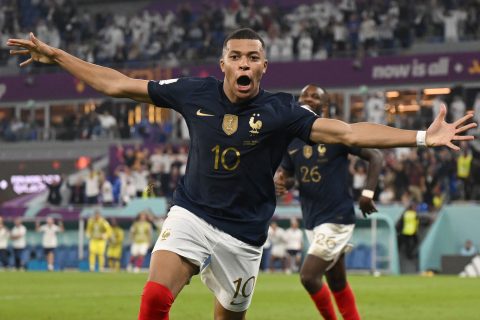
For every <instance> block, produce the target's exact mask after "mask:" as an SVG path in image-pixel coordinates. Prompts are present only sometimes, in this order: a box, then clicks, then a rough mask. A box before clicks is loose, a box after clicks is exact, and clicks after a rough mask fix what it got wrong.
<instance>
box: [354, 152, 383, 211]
mask: <svg viewBox="0 0 480 320" xmlns="http://www.w3.org/2000/svg"><path fill="white" fill-rule="evenodd" d="M360 158H362V159H364V160H366V161H368V171H367V181H366V183H365V187H364V189H363V190H364V191H363V192H362V195H361V196H360V198H359V199H358V205H359V207H360V211H362V214H363V216H364V217H366V216H367V215H369V214H372V213H374V212H377V211H378V210H377V208H376V207H375V203H374V201H373V191H375V189H376V188H377V182H378V177H379V176H380V171H381V170H382V164H383V155H382V153H381V152H380V150H378V149H362V150H361V151H360Z"/></svg>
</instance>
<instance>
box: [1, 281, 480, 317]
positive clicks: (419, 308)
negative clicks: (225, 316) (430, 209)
mask: <svg viewBox="0 0 480 320" xmlns="http://www.w3.org/2000/svg"><path fill="white" fill-rule="evenodd" d="M349 279H350V283H351V286H352V287H353V289H354V291H355V294H356V299H357V303H358V306H359V309H360V313H361V315H362V318H363V319H374V320H381V319H386V320H394V319H402V320H403V319H409V320H412V319H422V320H425V319H435V320H452V319H463V320H468V319H472V320H473V319H480V311H479V310H480V309H479V308H480V279H462V278H458V277H446V276H435V277H430V278H427V277H420V276H397V277H394V276H381V277H371V276H359V275H355V276H350V278H349ZM145 280H146V275H145V274H127V273H119V274H114V273H104V274H99V273H77V272H57V273H33V272H0V319H1V320H33V319H35V320H57V319H58V320H85V319H89V320H100V319H102V320H103V319H108V320H114V319H136V316H137V312H138V307H139V301H140V294H141V290H142V288H143V285H144V283H145ZM212 310H213V296H212V295H211V294H210V292H209V291H208V289H207V288H206V287H205V286H203V284H202V283H201V282H200V280H199V277H195V278H194V279H193V281H192V283H191V284H190V285H189V286H187V287H186V288H185V289H184V290H183V292H182V293H181V294H180V295H179V297H178V298H177V301H176V302H175V304H174V305H173V307H172V310H171V313H170V314H171V317H170V318H171V319H173V320H176V319H179V320H183V319H188V320H203V319H213V313H212ZM247 318H248V319H253V320H255V319H259V320H270V319H271V320H274V319H275V320H287V319H288V320H291V319H300V320H304V319H320V316H319V315H318V314H317V312H316V310H315V309H314V307H313V303H311V302H310V298H309V297H308V296H307V294H306V292H304V290H303V288H302V287H301V285H300V282H299V280H298V275H283V274H261V275H260V277H259V280H258V282H257V287H256V291H255V296H254V299H253V302H252V305H251V307H250V310H249V311H248V313H247ZM339 319H341V317H339Z"/></svg>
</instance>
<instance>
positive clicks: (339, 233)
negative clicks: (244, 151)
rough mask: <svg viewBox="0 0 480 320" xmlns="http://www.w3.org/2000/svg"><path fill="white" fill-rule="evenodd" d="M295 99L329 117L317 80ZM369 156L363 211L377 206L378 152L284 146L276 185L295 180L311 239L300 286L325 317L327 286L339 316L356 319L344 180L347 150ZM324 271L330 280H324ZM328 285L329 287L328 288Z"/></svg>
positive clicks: (329, 309) (330, 313)
mask: <svg viewBox="0 0 480 320" xmlns="http://www.w3.org/2000/svg"><path fill="white" fill-rule="evenodd" d="M299 102H300V103H301V104H302V105H304V106H306V107H308V108H310V109H311V110H312V111H314V112H316V113H318V114H320V115H323V117H325V118H328V117H329V106H330V103H329V97H328V94H327V92H326V90H325V89H322V88H319V87H317V86H315V85H311V84H310V85H307V86H306V87H305V88H303V90H302V92H301V94H300V98H299ZM349 154H353V155H357V156H359V157H361V158H363V159H364V160H366V161H368V162H369V167H368V173H367V181H366V185H365V189H364V190H363V192H362V196H361V197H360V198H359V206H360V210H361V211H362V213H363V214H364V215H367V214H370V213H372V212H376V211H377V210H376V208H375V204H374V202H373V193H374V190H375V188H376V185H377V180H378V176H379V174H380V170H381V168H382V162H383V157H382V153H381V152H380V151H379V150H377V149H362V148H357V147H348V146H345V145H341V144H315V145H311V144H308V143H305V142H304V141H302V140H299V139H294V140H293V141H292V143H291V144H290V145H289V146H288V149H287V153H286V154H285V156H284V158H283V161H282V163H281V167H280V169H279V173H278V174H277V175H276V178H275V186H276V188H277V192H278V193H279V194H282V193H284V192H285V191H286V190H287V189H289V188H291V187H292V186H293V184H294V180H296V181H297V183H298V189H299V192H300V203H301V207H302V215H303V221H304V225H305V229H306V231H307V236H308V239H309V241H310V247H309V249H308V255H307V257H306V259H305V261H304V263H303V266H302V268H301V271H300V279H301V281H302V284H303V286H304V287H305V289H306V290H307V291H308V293H309V294H310V297H311V298H312V300H313V301H314V303H315V306H316V307H317V309H318V311H319V312H320V314H321V315H322V316H323V317H324V318H325V319H329V320H331V319H336V315H335V309H334V308H333V304H332V299H331V293H330V289H331V290H332V291H333V295H334V297H335V301H336V303H337V306H338V309H339V310H340V313H341V314H342V316H343V319H349V320H353V319H360V316H359V314H358V310H357V307H356V304H355V297H354V294H353V292H352V290H351V289H350V286H349V285H348V283H347V276H346V272H345V257H344V252H345V251H346V250H348V249H349V248H350V245H349V244H348V241H349V240H350V239H351V237H352V234H353V229H354V225H355V224H354V223H355V210H354V203H353V199H352V196H351V194H350V186H349V183H348V165H349V162H348V156H349ZM324 275H326V278H327V282H328V286H326V285H323V281H322V279H323V276H324ZM329 287H330V288H329Z"/></svg>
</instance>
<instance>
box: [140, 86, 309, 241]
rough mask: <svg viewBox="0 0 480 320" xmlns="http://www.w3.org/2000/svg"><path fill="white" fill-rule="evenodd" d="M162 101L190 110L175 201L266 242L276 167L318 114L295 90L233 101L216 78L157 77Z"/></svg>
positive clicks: (156, 94)
mask: <svg viewBox="0 0 480 320" xmlns="http://www.w3.org/2000/svg"><path fill="white" fill-rule="evenodd" d="M148 93H149V95H150V98H151V99H152V101H153V102H154V103H155V104H156V105H157V106H160V107H168V108H172V109H174V110H176V111H178V112H179V113H181V114H182V115H183V117H184V118H185V121H186V123H187V126H188V129H189V133H190V152H189V155H188V163H187V170H186V174H185V177H184V178H183V179H182V180H181V182H180V183H179V185H178V186H177V189H176V191H175V193H174V196H173V202H174V204H176V205H179V206H181V207H183V208H185V209H187V210H189V211H191V212H193V213H194V214H196V215H197V216H199V217H201V218H202V219H204V220H205V221H207V222H208V223H210V224H212V225H213V226H215V227H216V228H218V229H220V230H222V231H224V232H226V233H228V234H230V235H232V236H233V237H235V238H237V239H240V240H242V241H244V242H246V243H249V244H252V245H256V246H260V245H262V244H263V243H264V242H265V240H266V238H267V231H268V224H269V221H270V219H271V217H272V215H273V212H274V210H275V201H276V199H275V187H274V184H273V175H274V174H275V171H276V169H277V167H278V166H279V164H280V162H281V160H282V157H283V154H284V153H285V151H286V148H287V147H288V144H289V143H290V142H291V141H292V139H293V138H294V137H299V138H301V139H302V140H304V141H309V138H310V131H311V128H312V125H313V122H314V121H315V119H317V116H316V115H315V114H313V113H312V112H310V111H308V110H306V109H303V108H301V107H299V106H298V105H297V104H296V102H295V99H294V97H293V96H292V95H290V94H286V93H276V94H274V93H270V92H267V91H264V90H260V92H259V94H258V95H257V96H256V97H254V98H253V99H251V100H249V101H247V102H244V103H239V104H233V103H231V102H230V101H229V100H228V98H227V97H226V95H225V93H224V92H223V82H222V81H219V80H217V79H215V78H212V77H209V78H190V77H188V78H180V79H171V80H165V81H160V82H154V81H150V82H149V84H148Z"/></svg>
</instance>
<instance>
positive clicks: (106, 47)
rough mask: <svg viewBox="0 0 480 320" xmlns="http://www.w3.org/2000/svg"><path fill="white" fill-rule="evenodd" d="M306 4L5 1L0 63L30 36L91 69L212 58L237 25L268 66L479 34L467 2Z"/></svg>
mask: <svg viewBox="0 0 480 320" xmlns="http://www.w3.org/2000/svg"><path fill="white" fill-rule="evenodd" d="M305 2H306V3H307V4H305ZM305 2H304V3H302V2H301V1H298V2H297V3H296V4H295V6H294V7H289V6H280V5H279V4H278V3H276V2H274V1H269V0H263V1H262V0H231V1H223V2H220V3H215V1H203V2H202V5H201V6H199V7H196V8H195V9H193V8H192V6H191V5H190V4H189V2H187V1H178V6H177V8H176V9H174V10H168V9H167V8H166V7H165V6H162V4H161V3H154V2H152V5H150V6H149V7H147V9H148V10H143V11H142V10H140V12H129V13H118V11H117V12H115V10H114V11H113V14H112V12H106V11H100V12H94V11H92V10H91V9H88V8H86V7H82V6H81V5H79V3H77V2H75V1H72V0H48V1H47V0H21V1H16V0H3V1H2V6H1V7H0V38H1V39H0V40H1V41H0V43H1V44H0V46H3V47H0V49H1V53H0V56H1V58H0V63H5V62H6V61H7V60H8V48H6V47H5V43H6V39H8V38H10V37H27V35H28V32H29V31H33V32H35V33H36V34H37V36H38V37H39V38H40V39H42V40H44V41H46V42H47V43H49V44H50V45H52V46H55V47H61V48H63V49H66V50H67V51H68V52H71V53H73V54H75V55H77V56H79V57H80V58H82V59H85V60H87V61H89V62H96V63H100V64H111V63H121V64H127V65H135V64H136V63H138V62H139V61H149V60H154V61H158V62H161V64H162V66H167V67H174V66H178V65H179V63H184V62H185V61H189V62H190V63H195V62H196V61H198V60H202V61H205V60H208V59H212V60H216V59H218V57H219V56H220V53H221V52H220V48H221V45H222V42H223V39H224V37H225V35H226V34H228V33H229V32H230V31H231V30H233V29H235V28H238V27H241V26H249V27H252V28H253V29H255V30H256V31H258V32H260V33H261V34H262V36H263V37H264V39H265V40H266V43H267V47H268V56H269V59H270V60H271V61H278V60H293V59H299V60H312V59H325V58H328V57H338V56H358V55H364V54H367V55H373V56H375V55H379V54H388V53H391V52H392V50H395V49H402V48H408V47H409V46H411V45H412V44H413V43H414V42H416V41H417V42H419V41H420V42H421V41H430V42H432V41H433V42H442V41H448V42H458V41H462V40H472V39H478V38H479V36H480V27H479V25H478V23H477V22H478V20H479V18H480V17H479V15H480V4H479V2H478V1H475V0H429V1H413V0H396V1H395V0H362V1H353V0H318V1H308V2H307V1H305ZM13 59H14V58H12V60H13Z"/></svg>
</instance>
